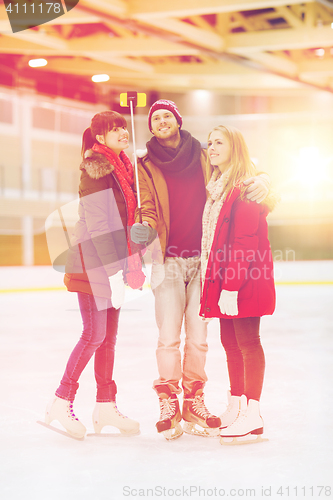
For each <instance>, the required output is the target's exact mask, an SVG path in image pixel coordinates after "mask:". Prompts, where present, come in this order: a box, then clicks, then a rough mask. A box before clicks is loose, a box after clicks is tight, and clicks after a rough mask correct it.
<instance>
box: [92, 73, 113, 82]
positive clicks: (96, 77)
mask: <svg viewBox="0 0 333 500" xmlns="http://www.w3.org/2000/svg"><path fill="white" fill-rule="evenodd" d="M91 79H92V81H93V82H107V81H108V80H110V77H109V75H94V76H92V77H91Z"/></svg>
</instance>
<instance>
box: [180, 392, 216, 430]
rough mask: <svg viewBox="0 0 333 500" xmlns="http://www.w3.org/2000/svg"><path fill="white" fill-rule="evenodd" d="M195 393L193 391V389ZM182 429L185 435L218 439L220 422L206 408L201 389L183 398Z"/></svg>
mask: <svg viewBox="0 0 333 500" xmlns="http://www.w3.org/2000/svg"><path fill="white" fill-rule="evenodd" d="M194 391H195V389H194ZM183 420H184V424H183V429H184V432H186V433H187V434H193V435H195V436H204V437H219V435H220V429H219V427H220V425H221V420H220V418H219V417H216V416H215V415H212V414H211V413H210V412H209V411H208V410H207V408H206V405H205V401H204V395H203V392H202V388H199V389H197V390H196V391H195V392H194V395H193V394H190V395H188V396H186V397H185V399H184V403H183Z"/></svg>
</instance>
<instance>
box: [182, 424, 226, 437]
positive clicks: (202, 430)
mask: <svg viewBox="0 0 333 500" xmlns="http://www.w3.org/2000/svg"><path fill="white" fill-rule="evenodd" d="M197 425H199V424H194V423H192V422H184V425H183V430H184V432H186V434H192V436H202V437H220V429H219V428H218V427H216V428H211V427H201V426H199V428H197V427H196V426H197Z"/></svg>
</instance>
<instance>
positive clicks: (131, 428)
mask: <svg viewBox="0 0 333 500" xmlns="http://www.w3.org/2000/svg"><path fill="white" fill-rule="evenodd" d="M93 425H94V430H95V434H87V436H101V437H110V436H111V437H116V436H135V435H138V434H140V424H139V422H136V421H135V420H132V419H131V418H128V417H126V416H125V415H123V414H122V413H120V411H119V410H118V408H117V406H116V403H115V402H114V401H111V402H107V403H96V406H95V408H94V411H93ZM105 426H112V427H116V428H117V429H119V431H120V433H113V434H112V433H102V432H101V431H102V429H103V427H105Z"/></svg>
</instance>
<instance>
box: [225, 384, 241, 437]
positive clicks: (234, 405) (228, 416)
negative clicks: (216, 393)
mask: <svg viewBox="0 0 333 500" xmlns="http://www.w3.org/2000/svg"><path fill="white" fill-rule="evenodd" d="M227 396H228V406H227V409H226V411H225V412H224V413H222V415H221V416H220V419H221V427H220V429H224V428H225V427H228V426H229V425H231V424H232V423H234V421H235V420H236V418H237V417H238V413H239V405H240V396H232V395H231V392H230V391H228V393H227Z"/></svg>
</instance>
